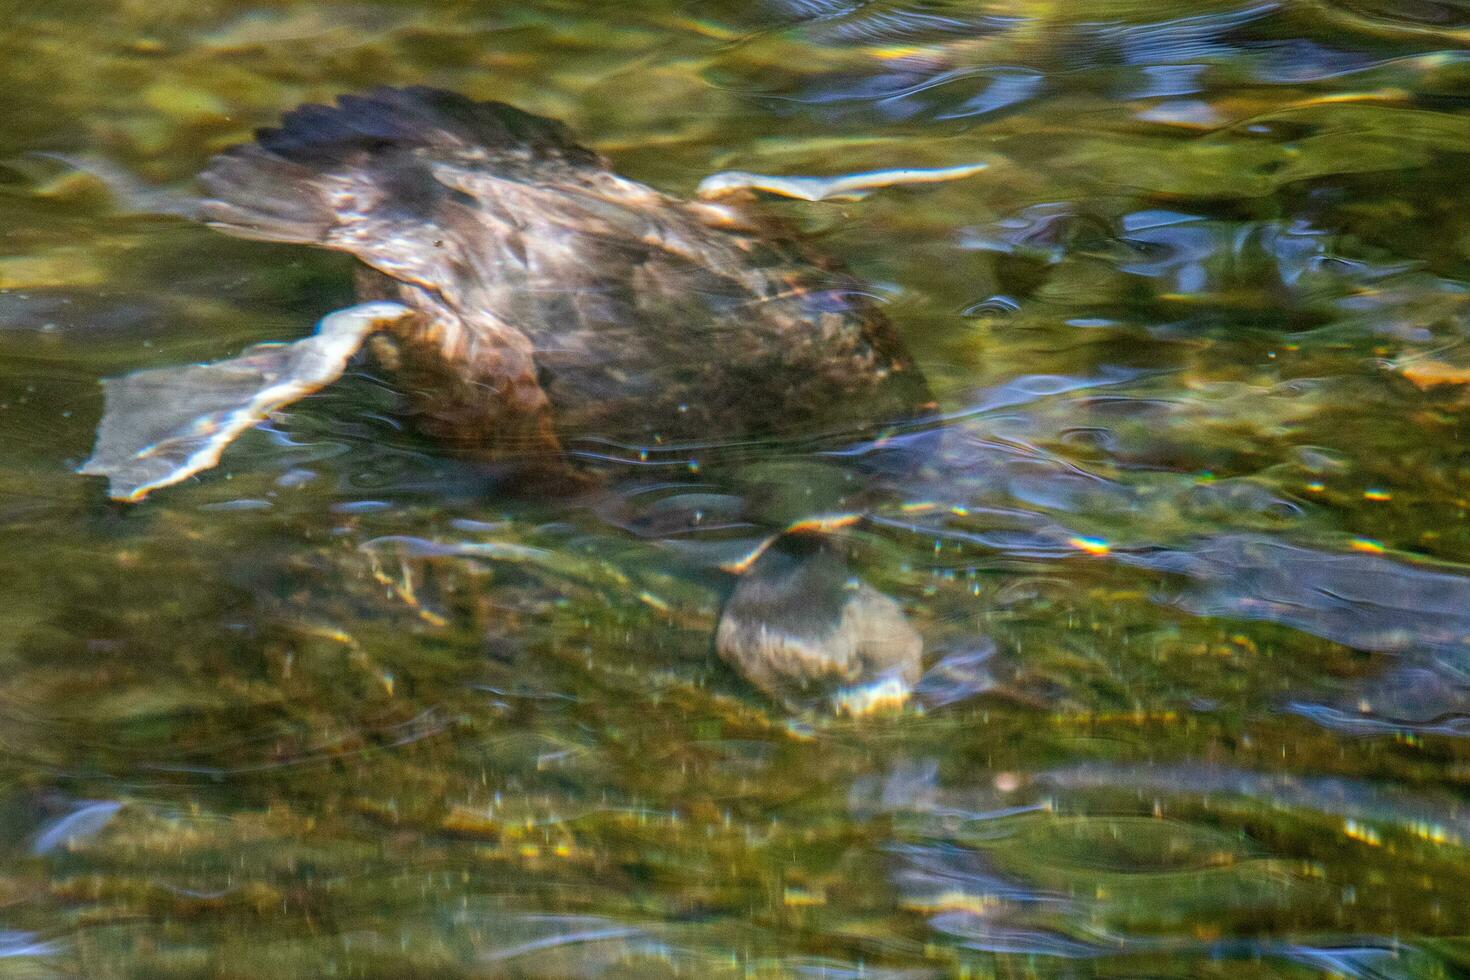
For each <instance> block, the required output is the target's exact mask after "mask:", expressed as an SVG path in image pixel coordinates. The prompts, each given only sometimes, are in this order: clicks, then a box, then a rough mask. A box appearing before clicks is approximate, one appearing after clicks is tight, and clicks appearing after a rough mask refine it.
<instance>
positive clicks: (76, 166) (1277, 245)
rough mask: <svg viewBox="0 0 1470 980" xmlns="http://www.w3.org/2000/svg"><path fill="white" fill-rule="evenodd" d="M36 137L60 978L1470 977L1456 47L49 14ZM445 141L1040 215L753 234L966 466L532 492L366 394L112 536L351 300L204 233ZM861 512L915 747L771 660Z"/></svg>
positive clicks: (802, 5) (879, 210) (334, 15)
mask: <svg viewBox="0 0 1470 980" xmlns="http://www.w3.org/2000/svg"><path fill="white" fill-rule="evenodd" d="M0 73H3V77H4V92H5V94H4V97H3V98H0V541H3V542H4V547H3V548H0V977H26V978H30V977H50V976H58V977H71V976H81V977H150V978H151V977H193V976H221V977H262V976H265V977H295V976H301V977H316V976H343V977H347V976H352V977H384V978H390V977H391V978H400V977H420V976H421V977H458V976H466V977H469V976H474V977H481V976H486V977H488V976H515V977H548V978H550V977H572V976H575V977H582V976H587V977H629V978H632V977H664V976H670V977H672V976H698V977H725V976H730V977H748V976H756V977H811V978H816V977H832V978H835V977H880V978H900V977H902V978H918V977H946V976H973V977H987V976H1002V977H1010V976H1052V975H1058V976H1072V975H1078V976H1084V975H1085V976H1094V975H1102V976H1119V977H1123V976H1128V977H1134V976H1219V977H1267V976H1272V977H1274V976H1300V977H1311V976H1320V975H1338V976H1350V977H1449V976H1458V975H1462V973H1463V972H1464V971H1466V970H1470V850H1467V848H1470V796H1467V789H1470V745H1467V742H1466V738H1467V737H1470V519H1467V511H1470V441H1467V421H1470V207H1467V204H1470V7H1467V6H1466V5H1465V4H1464V3H1463V2H1460V0H1406V2H1397V3H1390V2H1386V0H1281V2H1270V0H1267V2H1241V0H1201V2H1194V3H1183V2H1178V0H1160V2H1154V3H1141V2H1131V0H1072V2H1062V0H974V2H962V0H932V2H918V0H870V2H862V0H749V2H724V0H685V2H676V0H649V2H645V3H639V4H606V3H591V2H576V0H528V2H517V3H491V2H470V0H455V2H447V3H435V2H430V0H398V2H389V0H381V2H370V0H363V2H325V0H323V2H292V0H274V2H265V3H255V4H252V3H245V2H239V0H193V2H188V3H185V2H182V0H148V2H135V0H105V2H99V0H87V2H81V0H53V2H50V3H46V4H33V3H19V2H14V0H10V2H5V3H3V4H0ZM385 84H391V85H411V84H426V85H433V86H437V87H440V88H445V89H450V90H453V91H458V92H463V93H465V94H467V95H470V96H473V97H476V98H484V99H499V100H504V101H507V102H510V103H512V104H514V105H517V106H519V107H521V108H523V109H525V110H528V111H531V112H535V113H538V114H541V115H546V116H551V117H555V118H558V119H561V120H564V121H565V122H566V123H567V124H568V125H569V126H571V127H572V128H573V129H574V130H575V131H576V132H577V133H578V135H579V136H580V138H582V139H583V140H584V141H585V142H587V143H588V144H589V145H591V146H593V147H595V148H596V149H597V150H599V151H600V152H602V153H604V154H606V155H607V156H608V157H609V158H610V159H611V160H612V161H613V162H614V164H615V165H616V166H617V168H618V169H619V170H620V171H621V172H622V173H625V174H627V175H628V176H630V177H633V178H636V179H638V180H642V181H644V182H647V183H649V184H651V185H653V186H655V187H658V188H659V189H661V190H664V191H667V192H669V193H673V194H678V195H682V196H689V195H692V194H693V193H694V191H695V188H696V187H697V186H698V185H699V183H700V181H701V180H702V179H703V178H704V177H706V176H707V175H709V174H711V173H714V172H717V171H726V170H738V171H746V172H752V173H759V174H769V175H787V176H795V175H803V176H813V175H815V176H834V175H842V174H848V173H861V172H868V171H880V170H891V169H894V168H952V167H966V166H972V165H980V164H984V165H985V167H984V169H983V170H981V171H980V172H978V173H975V174H973V175H971V176H968V177H965V178H964V179H959V180H953V181H948V182H943V183H934V184H923V185H914V186H905V187H897V188H889V189H884V190H879V191H876V192H875V193H872V194H871V195H869V196H867V197H864V198H863V199H861V200H827V201H819V202H799V201H791V200H784V199H779V198H775V197H768V198H765V199H763V200H761V201H760V203H759V205H758V206H759V207H760V208H761V209H763V210H765V211H768V212H770V213H772V214H774V215H778V216H779V217H781V218H782V219H783V220H786V221H789V222H791V223H793V224H794V225H795V226H796V227H798V228H800V229H801V231H802V232H803V233H804V234H806V235H807V236H809V237H810V238H811V240H812V241H813V242H815V243H816V244H817V247H819V249H820V250H821V251H822V252H824V253H826V254H829V255H832V256H835V257H837V258H838V259H840V260H841V261H842V262H844V263H845V264H846V265H847V266H849V267H850V268H851V269H852V271H853V272H855V273H856V274H857V275H859V276H861V277H862V278H863V279H864V280H865V281H867V282H868V283H869V284H871V290H872V293H873V294H874V295H875V296H876V297H879V298H880V299H881V301H882V303H883V305H884V308H885V310H886V312H887V314H888V316H889V318H890V319H891V320H892V321H893V323H894V325H895V327H896V328H897V329H898V330H899V331H900V332H901V333H902V335H903V336H904V338H905V339H906V341H907V343H908V345H909V347H910V348H911V349H912V351H913V352H914V355H915V357H916V359H917V361H918V363H919V365H920V366H921V367H922V369H923V372H924V374H925V375H926V376H927V378H928V381H929V384H930V386H931V388H932V389H933V392H934V395H935V398H936V400H937V402H938V409H937V412H936V415H935V417H934V418H932V419H930V420H929V421H928V422H926V423H925V424H922V425H918V426H913V427H910V428H908V429H906V430H904V431H903V432H902V433H899V434H895V435H893V436H892V437H891V438H889V439H887V440H886V441H884V443H883V444H882V445H877V444H873V443H865V444H857V445H852V446H849V447H845V448H840V449H833V448H832V447H830V446H827V447H823V448H820V449H808V450H804V449H803V448H802V447H801V446H792V445H783V446H770V447H759V446H745V447H741V448H740V449H739V451H732V452H724V453H720V452H704V451H701V450H698V449H690V448H689V447H658V446H652V447H642V448H644V449H647V450H648V452H646V453H644V454H643V455H642V456H639V455H638V453H637V452H633V453H632V455H630V456H628V462H629V466H628V467H627V469H626V471H625V472H623V473H622V475H620V476H619V477H617V478H616V479H609V480H607V481H605V483H604V485H603V488H602V489H601V490H600V491H597V492H592V493H588V494H582V495H577V496H560V495H547V494H536V493H526V492H521V491H517V490H515V489H513V488H510V487H506V486H502V485H501V484H499V483H498V482H497V480H496V479H495V476H494V474H493V473H487V472H486V471H484V470H483V469H481V468H476V467H474V466H471V465H469V464H466V463H464V462H461V461H457V460H456V459H454V458H453V457H451V456H450V455H448V454H446V453H444V452H442V451H441V449H440V447H437V446H436V445H435V444H434V443H432V442H430V441H429V440H427V439H426V438H424V437H423V436H422V435H421V434H419V433H418V432H417V431H416V430H415V428H414V425H413V420H412V413H411V411H410V409H409V407H408V406H407V404H406V402H405V400H404V393H403V392H402V391H401V390H400V389H398V388H397V387H395V385H394V382H393V378H392V376H391V375H389V374H386V373H384V372H382V371H380V370H379V369H378V368H377V367H376V366H375V365H374V363H373V362H372V361H371V360H368V359H364V360H362V361H360V362H354V364H353V366H352V368H351V371H350V376H349V377H348V378H346V379H344V381H343V382H341V383H339V384H336V385H333V386H331V387H329V388H327V389H326V390H324V391H323V392H321V393H320V394H317V395H314V396H312V397H311V398H309V399H307V400H306V401H303V402H300V403H298V404H296V405H294V406H292V407H291V408H290V409H289V410H288V411H286V412H283V413H281V414H280V415H279V416H277V417H275V418H273V419H272V420H271V421H270V422H268V423H267V424H266V425H264V426H262V427H261V428H259V429H257V430H255V431H253V432H250V433H248V434H247V435H246V436H245V437H243V438H242V439H241V440H240V441H239V442H238V443H237V444H236V445H234V446H233V447H231V448H230V449H229V450H228V451H227V453H226V455H225V457H224V459H223V461H222V463H221V465H220V466H219V467H218V468H216V469H214V470H211V471H209V472H206V473H204V474H201V475H200V476H199V477H196V478H194V479H191V480H189V481H186V482H184V483H182V484H180V485H179V486H176V487H172V488H169V489H167V490H165V491H162V492H160V493H158V494H156V495H155V496H153V497H150V498H149V499H148V500H146V501H144V502H143V503H141V504H137V505H133V506H125V505H119V504H116V503H113V502H111V501H109V500H108V499H107V497H106V494H105V492H104V488H103V486H102V484H101V481H99V480H96V479H93V478H89V477H83V476H79V475H77V474H76V473H75V472H74V471H75V469H76V468H77V467H78V466H79V465H80V464H81V463H82V461H83V460H84V459H86V457H87V455H88V453H89V451H90V450H91V447H92V441H93V436H94V432H95V429H96V425H97V422H98V419H99V417H100V414H101V411H102V389H101V387H100V385H99V380H100V379H101V378H103V377H109V376H115V375H119V374H124V373H126V372H129V371H134V370H138V369H143V368H153V367H159V366H163V365H174V364H181V363H186V362H190V361H203V360H211V359H217V358H222V357H228V356H232V355H234V354H236V353H238V352H239V351H240V350H241V349H243V348H244V347H246V346H248V345H250V344H253V343H257V342H260V341H267V340H291V339H294V338H296V337H299V336H302V335H304V334H305V333H306V332H307V331H308V330H309V329H310V327H311V324H312V323H313V322H315V321H316V320H317V319H318V318H319V317H321V316H322V315H323V314H325V313H327V312H328V311H331V310H333V309H337V308H340V307H343V306H345V305H347V304H349V303H351V302H352V300H353V285H352V267H351V262H350V261H349V260H348V259H347V258H346V257H345V256H342V255H338V254H331V253H327V252H322V251H311V250H307V249H302V248H297V247H292V246H285V245H271V244H262V243H257V242H246V241H239V240H233V239H230V238H227V237H224V236H222V235H220V234H218V233H216V232H214V231H212V230H210V229H208V228H206V227H204V226H202V225H201V224H199V223H197V222H194V221H191V220H189V219H188V217H187V216H186V215H187V214H188V212H189V210H190V207H191V195H193V194H194V193H195V188H194V185H193V183H192V179H193V176H194V175H195V174H196V173H197V172H198V171H199V170H200V169H201V168H202V167H203V166H204V164H205V162H206V161H207V160H208V159H209V157H210V156H211V155H212V154H214V153H216V152H219V151H220V150H223V149H225V148H227V147H229V146H231V145H234V144H236V143H239V142H241V141H243V140H246V139H248V138H250V135H251V133H252V131H253V130H254V129H255V128H256V127H258V126H263V125H269V124H271V123H273V122H275V121H276V120H278V119H279V118H280V116H281V114H282V113H283V112H285V111H286V110H288V109H290V108H291V107H293V106H295V105H297V104H300V103H302V102H307V101H329V100H331V99H332V98H333V97H335V96H336V95H338V94H340V93H344V92H358V91H363V90H367V89H370V88H372V87H374V86H378V85H385ZM622 448H624V449H630V448H631V449H637V448H638V447H622ZM895 458H898V459H901V460H902V465H897V464H894V463H893V462H892V461H893V459H895ZM634 463H636V464H637V465H633V464H634ZM836 512H841V513H852V514H858V513H860V514H861V519H860V520H854V521H852V522H846V523H844V524H843V526H841V527H837V528H835V529H834V530H833V531H832V534H833V535H834V537H835V539H837V540H838V541H840V544H841V550H842V554H843V556H844V561H846V562H848V563H849V565H850V572H851V576H852V580H853V582H854V583H856V582H858V581H861V582H862V583H865V586H866V587H868V588H871V589H873V590H876V591H877V592H880V593H882V594H883V595H886V596H889V597H891V598H892V599H893V600H894V601H895V602H896V603H897V604H898V605H899V607H901V609H902V612H903V615H904V617H906V618H907V620H908V622H909V623H910V624H911V625H912V627H913V628H914V629H915V630H916V631H917V632H918V634H920V635H921V636H922V637H923V646H924V663H923V668H924V671H925V674H924V677H923V679H922V680H921V681H920V682H919V687H918V690H917V692H916V694H915V697H914V698H913V699H911V700H910V702H909V704H908V705H907V706H906V707H904V708H902V709H901V710H889V711H879V712H876V713H873V714H871V715H868V716H864V717H856V718H854V717H850V716H847V715H839V714H835V713H833V712H831V711H828V710H826V709H825V708H824V707H822V706H821V705H820V704H818V705H816V706H808V707H807V708H806V709H804V710H803V709H802V708H801V707H800V706H796V707H793V706H791V705H787V704H784V703H780V702H778V701H776V700H774V699H772V698H771V697H769V696H768V695H767V694H766V693H764V692H763V691H761V690H759V689H758V688H757V687H755V686H753V685H752V684H751V683H750V682H749V681H748V680H747V679H746V678H745V677H742V676H741V675H740V674H739V673H737V672H736V671H734V670H732V669H731V667H729V666H728V665H727V664H725V663H724V662H722V661H721V660H720V659H719V658H718V657H717V656H716V655H715V653H714V643H713V636H714V633H715V630H716V624H717V622H718V621H719V617H720V611H721V608H722V605H723V604H724V602H725V600H726V598H727V597H728V596H729V594H730V591H731V589H732V588H733V587H734V586H733V585H732V581H733V580H732V577H731V576H730V575H728V574H726V573H725V572H724V571H721V570H720V566H721V565H728V564H730V559H731V558H732V557H733V556H736V555H739V554H741V553H742V552H748V551H749V550H750V549H751V547H752V545H753V544H754V543H757V542H759V541H760V540H762V539H763V537H764V536H766V535H768V534H769V533H770V532H771V530H772V529H775V528H781V527H784V526H787V525H789V524H792V523H797V522H801V521H804V520H810V519H812V518H814V517H816V516H819V515H830V514H832V513H836Z"/></svg>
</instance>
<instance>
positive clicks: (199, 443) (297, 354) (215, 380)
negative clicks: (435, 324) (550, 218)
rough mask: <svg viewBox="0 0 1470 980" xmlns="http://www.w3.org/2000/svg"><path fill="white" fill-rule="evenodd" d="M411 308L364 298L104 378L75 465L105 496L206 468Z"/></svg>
mask: <svg viewBox="0 0 1470 980" xmlns="http://www.w3.org/2000/svg"><path fill="white" fill-rule="evenodd" d="M414 315H415V314H414V311H412V310H410V309H408V308H407V307H405V306H403V305H401V304H398V303H383V302H379V303H362V304H360V305H358V306H353V307H349V308H348V309H345V310H338V311H337V312H335V313H332V314H329V315H327V316H326V317H324V318H323V319H322V321H321V323H320V324H319V325H318V327H317V331H316V333H314V334H312V335H311V336H310V337H307V338H305V339H303V340H298V341H296V342H295V343H290V344H258V345H256V346H255V347H252V348H250V349H249V350H247V351H246V352H245V353H243V354H241V355H240V356H239V357H234V358H230V359H229V360H225V361H216V362H214V363H211V364H189V365H185V366H183V367H168V368H155V369H153V370H148V371H137V372H134V373H133V374H129V375H124V376H123V377H120V378H108V379H106V380H105V381H103V383H102V384H103V392H104V400H105V406H104V411H103V415H102V423H101V424H100V425H99V426H98V427H97V442H96V445H95V446H94V448H93V450H92V456H91V458H89V459H88V460H87V461H86V462H85V463H83V464H82V466H81V468H80V469H79V470H78V471H77V472H79V473H84V474H87V475H88V476H105V477H107V478H108V495H109V496H111V497H112V498H113V499H114V500H123V501H127V502H129V503H132V502H136V501H139V500H142V499H143V498H144V497H146V496H147V495H148V494H149V493H152V492H153V491H154V490H157V489H159V488H160V487H166V486H170V485H172V484H175V483H178V482H180V481H182V480H184V479H187V478H188V477H190V476H193V475H194V474H195V473H198V472H200V471H201V470H206V469H209V468H210V467H212V466H214V465H215V464H216V463H218V462H219V458H220V454H221V453H223V452H224V450H225V447H226V446H228V445H229V444H230V443H232V442H234V441H235V439H236V438H237V437H239V436H240V434H241V433H243V432H245V431H246V430H248V429H250V428H251V427H253V426H254V425H256V424H257V423H259V422H261V421H263V420H264V419H265V418H266V417H267V416H269V415H270V414H271V413H272V412H274V411H277V410H279V409H281V408H284V407H286V406H287V405H289V404H291V403H292V402H295V401H299V400H300V399H302V398H304V397H306V396H307V395H309V394H311V393H312V392H314V391H317V390H319V389H321V388H323V387H325V386H327V385H329V384H331V383H332V382H333V381H336V380H337V379H338V378H340V377H341V376H342V372H343V370H344V369H345V368H346V367H347V362H348V361H349V360H350V359H351V357H352V355H353V354H355V353H356V352H357V351H358V349H359V348H360V347H361V346H362V344H363V342H364V341H365V340H366V339H367V337H368V336H369V335H370V334H371V333H373V332H374V331H376V330H380V329H385V328H389V327H391V326H393V325H395V324H397V323H399V322H401V321H402V320H404V319H406V318H409V317H413V316H414Z"/></svg>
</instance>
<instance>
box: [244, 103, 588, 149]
mask: <svg viewBox="0 0 1470 980" xmlns="http://www.w3.org/2000/svg"><path fill="white" fill-rule="evenodd" d="M256 140H257V142H258V143H259V145H260V146H261V147H262V148H263V149H265V150H266V151H268V152H270V153H272V154H274V155H276V156H279V157H281V158H282V159H286V160H291V161H294V162H297V163H303V164H324V163H328V164H329V163H340V162H344V161H347V160H350V159H353V158H354V157H356V156H358V155H360V154H362V153H381V152H383V151H384V150H388V149H414V148H437V149H445V150H459V149H465V148H469V147H477V146H482V147H485V148H486V149H488V150H490V151H492V152H494V151H496V150H508V151H516V150H520V151H524V152H527V153H528V154H529V155H531V156H533V157H540V158H546V157H560V158H562V159H564V160H566V161H568V162H571V163H584V164H593V163H596V162H597V156H596V154H594V153H592V152H591V151H590V150H587V149H586V148H585V147H582V146H579V145H578V144H577V143H576V141H575V140H573V139H572V136H571V133H570V132H569V131H568V130H567V128H566V127H565V126H563V125H562V124H561V123H559V122H556V121H555V120H551V119H543V118H542V117H540V116H533V115H531V114H529V113H526V112H522V111H521V110H519V109H516V108H514V107H513V106H508V105H505V104H503V103H500V102H476V101H475V100H473V99H469V98H466V97H465V96H463V95H458V94H456V93H453V92H445V91H441V90H439V89H432V88H401V89H398V88H381V89H375V90H373V91H371V92H369V93H368V94H366V95H344V96H341V97H340V98H338V100H337V105H336V106H323V105H304V106H301V107H300V108H298V109H295V110H293V111H291V112H288V113H287V114H286V115H285V117H284V118H283V119H282V120H281V125H280V127H279V128H275V129H263V130H261V131H260V132H259V133H258V134H257V135H256Z"/></svg>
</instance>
